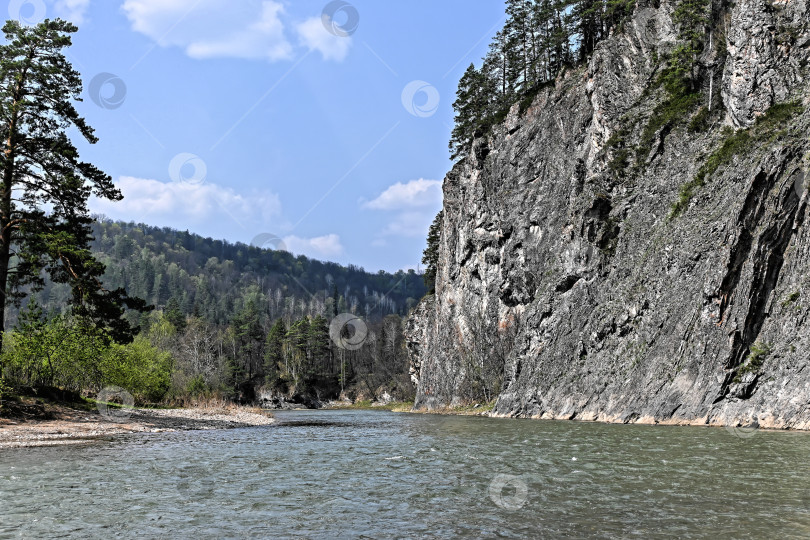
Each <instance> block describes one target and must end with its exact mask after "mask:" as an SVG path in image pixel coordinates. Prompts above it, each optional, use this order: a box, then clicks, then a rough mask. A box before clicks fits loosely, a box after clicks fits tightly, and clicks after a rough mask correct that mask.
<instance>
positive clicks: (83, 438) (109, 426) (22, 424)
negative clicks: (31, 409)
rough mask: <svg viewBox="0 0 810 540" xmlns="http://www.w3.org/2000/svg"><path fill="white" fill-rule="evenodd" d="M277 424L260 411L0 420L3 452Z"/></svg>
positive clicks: (73, 413) (60, 413) (74, 413)
mask: <svg viewBox="0 0 810 540" xmlns="http://www.w3.org/2000/svg"><path fill="white" fill-rule="evenodd" d="M273 422H274V420H273V418H272V417H271V415H269V414H267V413H264V412H262V411H261V410H260V409H254V408H246V407H236V406H233V407H216V408H200V409H123V410H122V409H116V410H111V411H109V412H107V413H106V414H99V413H98V412H96V411H92V412H91V411H83V410H76V409H69V408H67V407H60V408H59V410H57V411H56V412H55V413H54V414H53V419H50V420H26V421H20V420H17V419H12V420H9V419H4V418H0V449H2V448H18V447H31V446H55V445H66V444H79V443H84V442H87V441H88V440H90V439H94V438H96V437H102V436H107V435H119V434H122V433H160V432H166V431H190V430H201V429H231V428H240V427H250V426H266V425H269V424H272V423H273Z"/></svg>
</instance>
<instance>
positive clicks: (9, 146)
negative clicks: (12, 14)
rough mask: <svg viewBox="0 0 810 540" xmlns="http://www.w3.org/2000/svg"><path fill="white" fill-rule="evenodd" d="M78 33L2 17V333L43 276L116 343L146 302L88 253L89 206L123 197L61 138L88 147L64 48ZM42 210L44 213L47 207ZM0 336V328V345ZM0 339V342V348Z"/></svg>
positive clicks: (127, 336)
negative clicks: (94, 200) (78, 139)
mask: <svg viewBox="0 0 810 540" xmlns="http://www.w3.org/2000/svg"><path fill="white" fill-rule="evenodd" d="M76 30H77V28H76V27H75V26H74V25H72V24H71V23H68V22H65V21H61V20H55V21H51V20H46V21H45V22H43V23H41V24H39V25H37V26H35V27H23V26H21V25H20V24H19V23H18V22H16V21H9V22H7V23H6V24H5V26H4V27H3V32H4V34H5V38H6V44H4V45H0V140H2V145H3V148H2V153H0V174H1V175H2V185H0V331H2V330H3V329H4V327H5V318H4V313H5V309H4V308H5V307H6V306H7V305H8V304H10V303H12V302H19V301H20V300H21V299H22V298H23V297H24V296H25V295H26V294H27V292H28V291H29V290H31V289H34V290H37V289H41V288H42V287H43V285H44V277H43V276H44V274H45V273H47V274H48V276H49V277H50V280H51V281H52V282H54V283H64V284H67V285H69V286H70V289H71V297H70V301H71V303H72V305H73V311H74V314H75V315H76V316H77V317H80V318H82V319H85V322H87V323H92V324H94V325H96V326H97V327H98V328H100V329H101V330H103V331H104V333H105V334H106V335H108V336H110V337H112V338H113V339H115V340H116V341H120V342H127V341H131V340H132V338H133V335H134V333H135V329H134V328H133V327H132V326H131V325H130V324H129V323H128V322H127V321H126V320H125V319H123V318H122V315H123V314H124V312H125V309H126V308H134V309H137V310H141V311H142V310H144V309H145V303H144V302H143V301H140V300H138V299H136V298H132V297H129V296H128V295H127V294H126V292H125V291H124V289H120V288H119V289H114V290H109V289H106V288H104V286H103V285H102V283H101V276H102V275H103V273H104V265H102V264H101V263H99V262H98V261H96V260H95V259H94V258H93V256H92V254H91V252H90V249H89V244H90V241H91V233H90V226H89V225H90V223H91V220H90V218H89V216H88V209H87V200H88V199H89V197H91V196H96V197H99V198H104V199H110V200H120V199H121V193H120V192H119V191H118V190H117V189H116V187H115V186H114V185H113V183H112V180H111V178H110V177H109V176H108V175H106V174H104V173H103V172H102V171H100V170H99V169H97V168H96V167H94V166H93V165H91V164H89V163H86V162H83V161H81V159H80V158H79V154H78V151H77V150H76V147H75V146H74V145H73V143H72V142H71V141H70V139H69V138H68V135H67V133H68V130H70V129H75V130H76V131H77V132H78V133H79V135H81V136H82V137H83V138H84V139H85V140H86V141H88V142H90V143H95V142H96V141H97V139H96V136H95V135H94V133H93V129H92V128H91V127H90V126H88V125H87V123H86V122H85V120H84V119H83V118H82V117H81V116H79V114H78V112H77V111H76V109H75V107H74V106H73V102H74V101H78V100H80V95H81V90H82V83H81V78H80V76H79V73H78V72H76V71H75V70H74V69H73V67H72V66H71V65H70V63H69V62H68V61H67V60H66V58H65V55H64V53H63V49H65V48H66V47H68V46H70V44H71V39H70V34H72V33H74V32H76ZM45 208H48V210H47V211H46V210H45ZM1 339H2V333H1V332H0V340H1ZM1 344H2V341H0V345H1Z"/></svg>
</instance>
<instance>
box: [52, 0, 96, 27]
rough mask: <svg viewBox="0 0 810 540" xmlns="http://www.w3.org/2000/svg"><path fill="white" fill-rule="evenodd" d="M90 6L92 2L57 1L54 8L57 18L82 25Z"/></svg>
mask: <svg viewBox="0 0 810 540" xmlns="http://www.w3.org/2000/svg"><path fill="white" fill-rule="evenodd" d="M89 5H90V0H56V3H55V4H54V8H55V11H56V16H57V17H60V18H62V19H67V20H69V21H71V22H73V23H76V24H81V23H83V22H84V14H85V12H86V11H87V8H88V6H89Z"/></svg>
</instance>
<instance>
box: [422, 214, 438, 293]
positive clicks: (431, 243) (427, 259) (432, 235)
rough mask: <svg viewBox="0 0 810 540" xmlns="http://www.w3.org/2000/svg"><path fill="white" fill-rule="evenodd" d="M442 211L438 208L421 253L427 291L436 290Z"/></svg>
mask: <svg viewBox="0 0 810 540" xmlns="http://www.w3.org/2000/svg"><path fill="white" fill-rule="evenodd" d="M442 216H443V212H442V211H441V210H440V211H439V213H438V214H436V217H435V218H434V219H433V223H431V225H430V229H429V230H428V237H427V247H426V248H425V251H424V253H423V254H422V264H424V265H425V276H424V279H425V286H426V287H427V288H428V291H429V293H433V292H435V290H436V271H437V268H438V265H439V240H440V235H441V228H442Z"/></svg>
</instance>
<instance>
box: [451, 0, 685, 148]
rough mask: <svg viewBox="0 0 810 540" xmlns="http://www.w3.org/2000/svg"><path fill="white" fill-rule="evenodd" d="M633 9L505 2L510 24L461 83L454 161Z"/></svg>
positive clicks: (591, 2) (627, 5)
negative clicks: (515, 104) (477, 138)
mask: <svg viewBox="0 0 810 540" xmlns="http://www.w3.org/2000/svg"><path fill="white" fill-rule="evenodd" d="M695 1H699V0H695ZM634 8H635V0H608V1H606V2H604V1H596V0H507V1H506V16H507V19H506V23H505V25H504V27H503V28H502V29H501V30H499V31H498V32H497V33H496V34H495V37H494V38H493V40H492V42H491V43H490V46H489V50H488V52H487V54H486V56H485V57H484V59H483V63H482V65H481V67H480V68H478V69H476V67H475V66H474V65H470V66H469V67H468V68H467V70H466V71H465V72H464V75H463V76H462V78H461V80H460V82H459V86H458V91H457V94H456V101H455V102H454V103H453V109H454V110H455V114H456V118H455V120H456V123H455V128H454V129H453V131H452V135H451V138H450V153H451V155H452V157H453V159H456V158H462V157H464V156H466V155H467V153H468V152H469V149H470V146H471V144H472V141H473V139H474V138H476V137H480V136H482V135H483V134H485V133H486V132H487V131H488V130H489V129H490V128H491V127H492V126H493V125H494V124H497V123H499V122H501V121H502V120H503V119H504V117H505V116H506V113H507V112H508V110H509V108H510V107H511V106H512V105H513V104H514V103H516V102H518V101H521V100H524V101H526V100H529V99H531V97H532V96H534V95H535V94H536V92H537V91H538V90H539V89H540V88H542V87H543V86H545V85H546V84H548V83H550V82H552V81H554V80H555V79H556V77H557V75H558V74H559V73H560V72H561V71H562V70H563V69H565V67H566V66H571V65H574V64H576V63H577V62H579V61H582V60H585V59H586V58H588V57H589V56H590V54H591V53H592V52H593V51H594V49H595V48H596V45H597V44H598V43H599V42H600V41H602V40H603V39H605V38H606V37H607V36H608V35H609V34H610V32H611V31H612V30H614V29H616V28H618V27H620V26H621V25H622V24H623V22H624V21H625V20H626V19H627V17H628V16H629V15H630V14H631V13H632V11H633V9H634Z"/></svg>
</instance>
